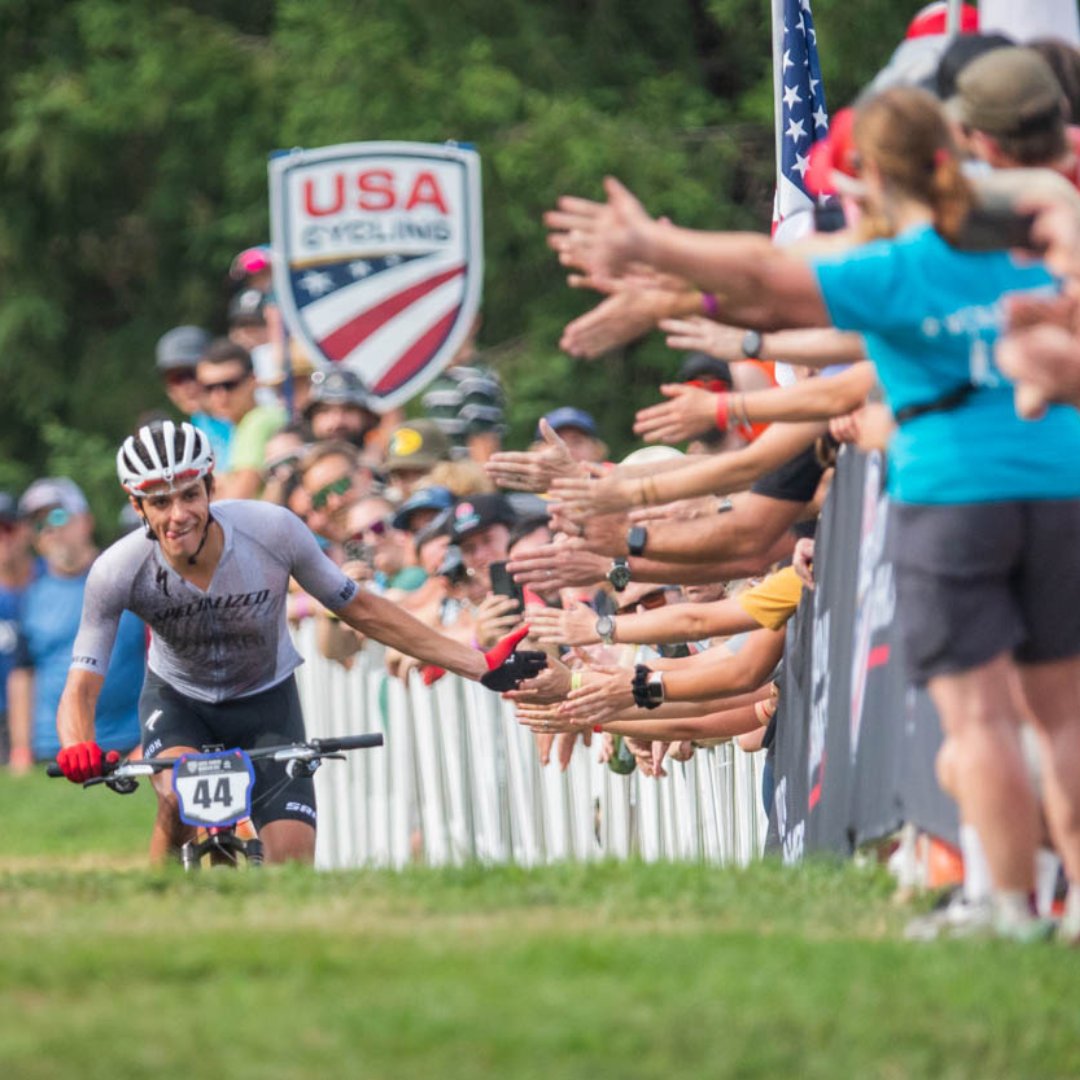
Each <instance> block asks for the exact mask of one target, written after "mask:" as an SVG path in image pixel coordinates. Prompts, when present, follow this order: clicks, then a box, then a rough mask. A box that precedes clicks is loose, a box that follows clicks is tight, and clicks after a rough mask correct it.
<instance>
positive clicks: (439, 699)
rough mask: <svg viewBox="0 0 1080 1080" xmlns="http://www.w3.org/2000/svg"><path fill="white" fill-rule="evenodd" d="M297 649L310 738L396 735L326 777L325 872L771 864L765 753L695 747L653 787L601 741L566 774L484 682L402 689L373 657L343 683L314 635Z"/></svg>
mask: <svg viewBox="0 0 1080 1080" xmlns="http://www.w3.org/2000/svg"><path fill="white" fill-rule="evenodd" d="M297 646H298V648H299V649H300V651H301V653H302V655H304V656H305V657H306V658H307V663H306V664H304V665H303V666H302V667H301V668H300V669H299V671H298V672H297V682H298V684H299V687H300V697H301V699H302V701H303V704H304V715H305V717H306V720H307V730H308V734H309V735H312V736H317V735H346V734H354V733H357V732H363V731H379V730H381V731H382V732H383V733H384V734H385V736H386V745H385V746H383V747H381V748H379V749H376V750H364V751H360V752H357V753H352V754H349V755H348V760H347V761H345V762H330V763H328V764H327V765H326V766H324V767H323V768H322V769H320V770H319V772H318V773H317V774H316V788H317V795H318V800H319V836H318V846H317V850H316V862H317V864H318V865H319V866H321V867H324V868H328V869H329V868H333V869H344V868H349V867H364V866H389V867H404V866H408V865H411V864H415V863H423V864H427V865H431V866H442V865H460V864H462V863H466V862H470V861H476V860H479V861H481V862H487V863H517V864H519V865H522V866H535V865H537V864H539V863H549V862H556V861H560V860H575V861H581V860H586V859H602V858H615V859H624V858H628V857H630V856H635V857H639V858H642V859H645V860H648V861H656V860H703V861H707V862H710V863H717V864H724V863H739V864H742V863H746V862H749V861H750V860H752V859H754V858H757V857H758V856H759V855H760V854H761V851H762V848H763V846H764V839H765V829H766V824H767V822H766V819H765V814H764V811H763V810H762V807H761V775H760V773H761V758H762V755H761V754H744V753H743V752H742V751H741V750H739V749H738V748H737V747H734V746H732V745H731V744H727V745H724V746H720V747H716V748H712V749H705V750H701V749H699V750H697V751H696V752H695V753H694V756H693V758H692V759H691V760H690V761H687V762H677V761H667V762H665V768H666V769H667V772H668V776H667V777H666V778H662V779H660V780H654V779H651V778H648V777H644V776H642V775H640V773H639V772H638V771H637V770H635V771H634V772H633V773H631V774H630V775H629V776H620V775H618V774H617V773H614V772H612V771H611V770H610V769H608V768H607V766H605V765H600V764H599V763H598V762H597V760H596V759H597V747H596V745H595V744H594V745H593V747H592V748H591V749H586V748H585V747H584V746H581V745H579V746H577V747H576V748H575V750H574V755H573V757H572V759H571V761H570V767H569V768H568V769H567V771H566V772H565V773H563V772H560V771H559V768H558V766H557V765H556V764H555V763H552V764H550V765H548V766H547V767H546V768H545V767H542V766H541V765H540V760H539V757H538V756H537V753H536V747H535V744H534V741H533V736H532V734H531V733H530V732H529V731H528V730H527V729H526V728H524V727H522V726H521V725H520V724H518V723H517V721H516V720H515V719H514V715H513V712H512V710H511V709H510V708H509V707H507V705H506V703H505V702H503V701H502V700H501V699H500V698H499V697H498V696H497V695H495V694H492V693H490V692H489V691H487V690H484V689H483V688H482V687H481V686H479V685H477V684H475V683H470V682H467V681H466V680H464V679H458V678H455V677H453V676H445V677H444V678H443V679H441V680H440V681H439V682H437V683H436V684H435V685H434V686H433V687H431V688H428V687H425V686H423V685H422V684H421V683H420V682H419V681H418V680H416V681H414V682H412V683H410V685H409V686H408V687H407V688H406V687H405V686H404V685H403V684H402V683H401V682H400V681H399V680H397V679H391V678H389V677H388V676H387V675H386V670H385V667H384V665H383V657H382V650H381V649H380V648H378V647H374V648H370V647H369V648H368V649H366V650H365V652H364V653H363V654H361V655H360V656H358V657H357V659H356V664H355V666H354V667H353V669H352V670H351V671H346V670H345V669H344V668H343V667H341V665H340V664H336V663H333V662H330V661H327V660H324V659H323V658H322V657H321V656H319V655H318V653H317V651H316V649H315V647H314V639H313V633H312V630H311V627H310V624H306V625H305V627H304V628H302V629H301V631H300V633H299V634H298V635H297ZM414 680H415V677H414Z"/></svg>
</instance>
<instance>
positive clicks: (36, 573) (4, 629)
mask: <svg viewBox="0 0 1080 1080" xmlns="http://www.w3.org/2000/svg"><path fill="white" fill-rule="evenodd" d="M44 567H45V564H44V563H43V562H42V560H41V559H35V560H34V568H33V574H32V576H31V578H30V581H31V582H33V581H34V580H35V579H36V578H38V577H40V576H41V574H42V573H44ZM29 587H30V586H29V584H27V585H23V586H21V587H20V588H18V589H12V588H9V587H8V586H6V585H0V716H3V715H4V714H5V713H6V712H7V679H8V675H9V674H10V673H11V669H12V668H13V667H14V666H15V651H16V647H17V645H18V641H19V618H20V616H21V614H22V600H23V597H24V596H25V595H26V590H27V589H28V588H29Z"/></svg>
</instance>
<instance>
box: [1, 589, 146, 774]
mask: <svg viewBox="0 0 1080 1080" xmlns="http://www.w3.org/2000/svg"><path fill="white" fill-rule="evenodd" d="M86 579H87V575H86V574H81V575H79V576H78V577H58V576H56V575H54V574H51V573H49V571H48V570H47V569H45V570H43V572H42V574H41V576H40V577H39V578H38V579H37V580H36V581H35V582H34V583H33V584H32V585H31V586H30V587H29V588H28V589H27V590H26V593H25V595H24V597H23V609H22V617H21V619H20V622H19V640H18V648H17V654H16V658H15V664H16V666H18V667H26V668H31V669H32V670H33V673H34V706H33V708H34V715H33V730H32V732H31V736H30V747H31V750H32V751H33V755H34V758H35V760H38V761H43V760H45V759H47V758H52V757H55V756H56V754H57V753H58V752H59V750H60V740H59V737H58V736H57V733H56V710H57V707H58V706H59V704H60V694H61V693H62V692H63V689H64V683H65V682H66V681H67V674H68V667H69V666H70V664H71V647H72V645H73V644H74V642H75V635H76V633H77V632H78V629H79V619H80V617H81V615H82V603H83V593H84V592H85V590H86ZM145 666H146V628H145V626H144V625H143V623H142V621H141V620H140V619H137V618H136V617H135V616H134V615H132V614H131V612H129V611H125V612H124V614H123V616H122V617H121V619H120V627H119V630H118V631H117V635H116V645H115V647H114V648H113V652H112V659H111V660H110V661H109V669H108V671H107V673H106V675H105V684H104V686H103V687H102V690H101V697H100V698H99V699H98V706H97V713H96V734H95V738H96V740H97V742H98V743H99V745H100V746H101V747H102V748H104V749H105V750H130V749H131V748H132V747H133V746H137V745H138V743H139V711H138V709H139V694H140V692H141V691H142V682H143V673H144V670H145Z"/></svg>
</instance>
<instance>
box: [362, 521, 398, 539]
mask: <svg viewBox="0 0 1080 1080" xmlns="http://www.w3.org/2000/svg"><path fill="white" fill-rule="evenodd" d="M389 531H390V522H389V520H388V519H387V518H380V519H379V520H378V521H373V522H372V523H371V524H370V525H365V526H364V527H363V528H362V529H361V530H360V532H359V533H358V534H357V535H358V536H376V537H383V536H385V535H386V534H387V533H388V532H389Z"/></svg>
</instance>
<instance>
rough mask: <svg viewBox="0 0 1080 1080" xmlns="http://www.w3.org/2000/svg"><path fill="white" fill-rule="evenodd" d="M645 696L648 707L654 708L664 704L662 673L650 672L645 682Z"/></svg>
mask: <svg viewBox="0 0 1080 1080" xmlns="http://www.w3.org/2000/svg"><path fill="white" fill-rule="evenodd" d="M645 696H646V698H647V699H648V700H649V703H650V705H649V707H651V708H654V709H655V708H656V706H657V705H663V704H664V673H663V672H662V671H650V672H649V677H648V678H647V679H646V680H645Z"/></svg>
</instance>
